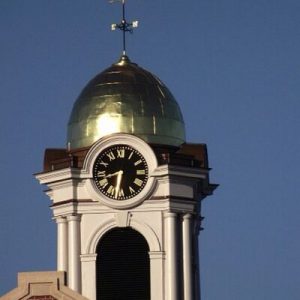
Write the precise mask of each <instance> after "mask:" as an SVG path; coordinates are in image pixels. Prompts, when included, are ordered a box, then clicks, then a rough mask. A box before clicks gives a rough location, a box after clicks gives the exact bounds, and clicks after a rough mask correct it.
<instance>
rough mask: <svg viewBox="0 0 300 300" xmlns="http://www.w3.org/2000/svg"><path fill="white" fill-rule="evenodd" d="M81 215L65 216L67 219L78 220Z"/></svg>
mask: <svg viewBox="0 0 300 300" xmlns="http://www.w3.org/2000/svg"><path fill="white" fill-rule="evenodd" d="M80 219H81V215H69V216H67V220H68V221H80Z"/></svg>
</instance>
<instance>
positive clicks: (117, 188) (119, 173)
mask: <svg viewBox="0 0 300 300" xmlns="http://www.w3.org/2000/svg"><path fill="white" fill-rule="evenodd" d="M117 173H118V177H117V184H116V189H115V198H117V197H118V195H119V191H120V185H121V181H122V176H123V170H120V171H119V172H117Z"/></svg>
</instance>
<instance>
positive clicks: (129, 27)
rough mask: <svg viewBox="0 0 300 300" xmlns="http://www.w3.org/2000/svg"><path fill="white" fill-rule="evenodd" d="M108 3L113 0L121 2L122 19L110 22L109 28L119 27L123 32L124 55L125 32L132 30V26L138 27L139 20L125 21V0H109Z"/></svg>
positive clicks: (113, 1)
mask: <svg viewBox="0 0 300 300" xmlns="http://www.w3.org/2000/svg"><path fill="white" fill-rule="evenodd" d="M109 2H110V3H115V2H122V21H121V23H120V24H112V25H111V30H116V29H120V30H121V31H122V32H123V55H126V33H127V32H130V33H132V32H133V28H136V27H138V25H139V22H138V21H132V22H131V23H128V22H127V21H126V16H125V11H126V9H125V0H110V1H109Z"/></svg>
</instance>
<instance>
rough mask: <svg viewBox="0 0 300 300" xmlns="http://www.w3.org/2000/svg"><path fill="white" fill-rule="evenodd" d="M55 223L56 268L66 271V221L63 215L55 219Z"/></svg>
mask: <svg viewBox="0 0 300 300" xmlns="http://www.w3.org/2000/svg"><path fill="white" fill-rule="evenodd" d="M56 223H57V270H58V271H64V272H67V271H68V223H67V219H66V218H64V217H59V218H57V219H56Z"/></svg>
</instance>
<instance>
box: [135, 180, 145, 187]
mask: <svg viewBox="0 0 300 300" xmlns="http://www.w3.org/2000/svg"><path fill="white" fill-rule="evenodd" d="M134 183H135V184H136V185H137V186H142V184H143V180H141V179H138V178H136V179H134Z"/></svg>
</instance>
